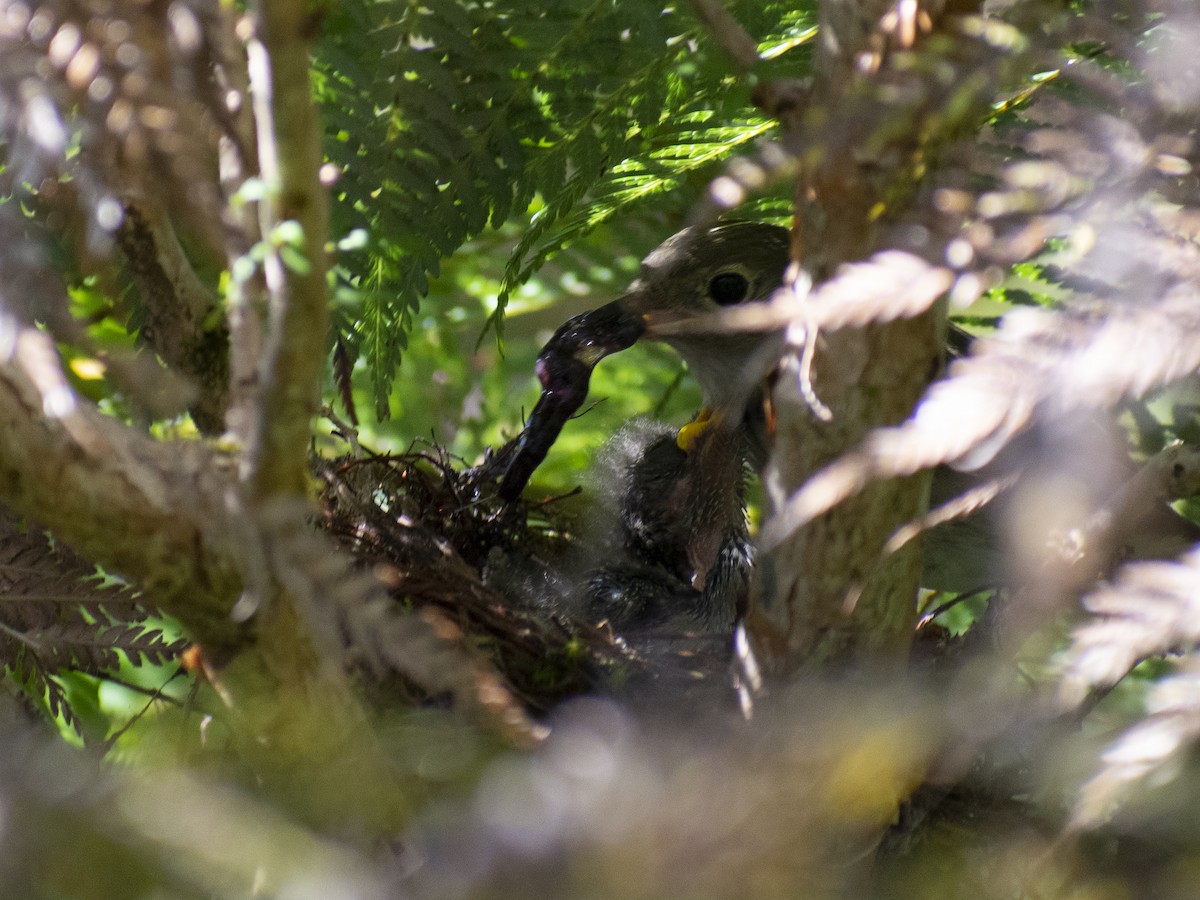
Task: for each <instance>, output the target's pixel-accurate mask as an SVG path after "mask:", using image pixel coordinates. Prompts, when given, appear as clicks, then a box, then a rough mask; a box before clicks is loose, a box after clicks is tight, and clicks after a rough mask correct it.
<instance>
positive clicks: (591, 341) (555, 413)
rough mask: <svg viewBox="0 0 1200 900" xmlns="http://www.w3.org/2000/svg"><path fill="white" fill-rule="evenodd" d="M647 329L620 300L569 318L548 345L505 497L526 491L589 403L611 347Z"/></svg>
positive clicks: (504, 483)
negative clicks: (564, 431) (591, 386)
mask: <svg viewBox="0 0 1200 900" xmlns="http://www.w3.org/2000/svg"><path fill="white" fill-rule="evenodd" d="M645 330H646V325H645V323H644V321H643V320H642V317H641V316H640V315H635V314H633V313H631V312H629V311H628V310H627V309H625V307H624V305H623V304H622V301H620V300H615V301H613V302H612V303H609V304H608V305H606V306H602V307H600V308H599V309H592V310H588V311H587V312H585V313H580V314H579V315H577V316H575V318H573V319H570V320H568V321H567V322H565V323H564V324H563V325H562V327H560V328H559V329H558V331H556V332H555V333H554V336H553V337H552V338H550V340H549V341H548V342H547V343H546V346H545V347H543V348H542V352H541V354H539V356H538V359H537V369H536V371H537V376H538V380H539V381H540V382H541V383H542V396H541V397H539V398H538V402H537V405H536V406H534V408H533V412H532V413H531V414H530V416H529V421H528V422H527V423H526V425H525V431H524V433H522V435H521V437H520V440H519V441H518V442H517V448H516V452H515V455H514V456H513V458H512V461H511V462H510V463H509V464H508V468H507V469H505V471H504V477H503V479H502V480H501V482H500V498H501V499H502V500H504V501H505V502H509V503H511V502H512V501H514V500H516V499H517V498H518V497H520V496H521V492H522V491H523V490H525V485H526V484H528V483H529V479H530V477H531V476H532V475H533V472H534V469H536V468H537V467H538V466H539V465H541V463H542V460H544V459H545V458H546V454H547V453H549V452H550V448H551V446H553V444H554V442H555V440H557V439H558V434H559V432H560V431H562V427H563V425H564V424H566V421H567V420H568V419H569V418H571V416H573V415H574V414H575V412H576V410H578V409H579V407H580V406H582V405H583V401H584V400H585V399H586V398H587V392H588V384H589V382H590V381H591V377H592V369H594V368H595V367H596V363H598V362H600V360H602V359H604V357H606V356H608V355H609V354H610V353H616V352H617V351H619V350H627V349H628V348H630V347H632V346H633V345H634V343H636V341H637V339H638V338H639V337H641V336H642V334H643V332H645Z"/></svg>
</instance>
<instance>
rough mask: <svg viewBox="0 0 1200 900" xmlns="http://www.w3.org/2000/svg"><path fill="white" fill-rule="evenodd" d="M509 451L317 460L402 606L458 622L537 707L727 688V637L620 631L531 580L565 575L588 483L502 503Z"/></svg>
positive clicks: (341, 514)
mask: <svg viewBox="0 0 1200 900" xmlns="http://www.w3.org/2000/svg"><path fill="white" fill-rule="evenodd" d="M504 460H505V456H504V451H501V452H500V453H499V454H488V456H487V457H486V458H485V459H484V461H483V462H482V464H480V465H479V466H474V467H470V466H467V465H466V464H465V463H464V462H463V461H462V460H459V459H456V458H455V457H453V456H452V455H451V454H449V453H448V452H447V451H446V450H444V449H442V448H440V447H437V446H436V445H431V446H429V447H428V449H426V450H423V451H418V450H413V451H410V452H407V453H401V454H392V455H389V454H366V455H363V456H361V457H341V458H337V459H332V460H322V461H319V462H318V464H317V473H318V476H319V477H320V479H321V480H322V482H323V489H322V491H321V494H320V507H321V515H320V523H321V525H322V527H323V528H324V529H325V530H326V531H327V532H329V533H330V534H331V535H333V536H334V537H335V538H337V539H338V540H339V541H340V542H341V543H342V544H343V545H344V546H346V547H347V548H348V549H349V550H350V551H351V552H352V553H353V554H354V555H355V556H356V557H357V558H358V559H359V560H360V561H361V562H362V563H363V564H364V565H366V566H371V567H373V568H374V569H375V571H376V572H377V573H379V575H380V577H381V578H382V580H383V581H384V582H385V583H386V584H387V585H388V588H389V591H390V593H391V595H392V597H393V598H394V600H395V602H396V603H397V604H401V605H403V607H404V608H406V609H410V610H413V611H416V612H420V611H427V610H431V609H432V610H436V611H437V613H438V614H440V615H441V616H443V617H445V618H446V619H448V620H449V621H450V622H452V623H453V624H454V625H455V626H456V627H457V628H458V629H459V631H461V633H462V634H463V635H465V636H466V637H467V639H468V640H469V641H470V643H471V644H472V645H473V646H474V647H475V648H476V649H477V650H479V651H480V652H482V653H484V654H485V655H486V656H487V657H488V658H489V659H490V660H491V662H492V664H493V665H494V666H495V667H496V669H497V670H498V671H499V672H500V673H501V675H502V676H503V677H504V678H505V679H506V681H507V682H508V685H509V688H510V689H511V690H512V692H513V693H514V694H515V695H516V696H517V697H519V698H520V699H521V701H522V702H523V703H524V704H525V705H526V707H527V708H528V709H529V710H531V711H533V712H535V713H540V712H544V711H546V710H548V709H550V708H551V707H553V706H554V705H555V704H556V703H558V702H559V701H561V700H562V699H564V698H566V697H569V696H572V695H575V694H579V693H585V692H592V691H604V692H620V693H626V692H636V693H638V694H644V693H645V692H646V690H647V688H648V687H655V686H657V687H661V688H665V689H667V690H669V691H670V692H671V693H672V694H676V693H678V691H679V690H680V689H687V690H693V691H694V690H695V688H696V686H697V685H699V684H705V685H713V684H716V685H719V686H720V687H721V689H725V687H726V685H727V681H728V680H727V678H726V677H725V673H726V672H727V671H728V668H727V665H728V663H727V659H728V654H727V647H728V644H729V640H728V637H727V636H724V635H717V636H714V635H687V634H683V635H680V634H671V635H662V634H658V635H655V634H639V635H636V636H630V635H619V634H616V633H614V631H613V630H612V628H611V627H609V625H608V623H606V622H590V621H586V620H585V619H584V618H582V617H581V616H580V615H579V614H577V613H576V612H575V611H573V610H571V609H570V608H565V607H563V606H561V605H555V604H548V603H546V602H545V601H544V599H541V598H539V597H537V596H535V595H534V594H533V592H530V591H528V590H526V589H524V588H523V587H522V585H528V584H534V583H537V582H538V581H539V580H549V579H552V578H555V577H558V576H557V574H556V573H557V571H558V566H559V565H560V563H561V561H562V560H563V559H564V558H565V556H566V555H567V553H569V551H570V549H571V546H572V544H573V542H574V541H576V540H577V537H576V536H575V534H574V532H573V529H572V527H571V521H572V513H571V506H572V503H573V501H574V500H575V497H576V495H577V494H578V493H579V492H578V491H576V492H573V494H571V495H567V496H566V497H558V498H551V499H549V500H546V501H543V502H535V503H529V502H524V501H518V502H515V503H505V502H503V501H502V500H500V498H499V496H498V480H499V475H500V473H501V472H502V471H503V468H504V466H503V462H504ZM497 573H503V574H504V575H506V576H507V577H498V574H497ZM514 573H517V574H518V575H519V577H514ZM714 676H719V677H714Z"/></svg>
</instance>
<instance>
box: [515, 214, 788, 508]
mask: <svg viewBox="0 0 1200 900" xmlns="http://www.w3.org/2000/svg"><path fill="white" fill-rule="evenodd" d="M788 259H789V239H788V232H787V230H786V229H784V228H780V227H778V226H776V225H764V224H760V223H756V222H728V223H724V224H721V225H717V226H714V227H711V228H702V227H692V228H687V229H684V230H683V231H681V232H679V233H678V234H676V235H674V236H672V237H671V238H669V239H668V240H667V241H665V242H664V243H663V244H661V245H660V246H659V247H658V248H657V249H656V250H654V252H652V253H651V254H650V255H649V256H647V257H646V258H645V260H643V261H642V264H641V269H640V271H639V273H638V277H637V278H636V279H635V280H634V282H633V283H632V284H631V285H630V286H629V289H628V290H627V291H626V292H625V293H624V294H623V295H622V296H621V297H619V298H618V299H616V300H614V301H613V302H612V303H609V304H607V305H606V306H602V307H600V308H599V309H595V310H589V311H588V312H585V313H581V314H580V315H578V316H576V317H574V318H573V319H571V320H569V321H568V322H566V323H564V324H563V326H562V327H561V328H559V329H558V331H557V332H555V334H554V336H553V337H552V338H551V339H550V340H549V341H548V342H547V343H546V346H545V347H544V348H543V349H542V352H541V354H540V355H539V356H538V361H537V374H538V378H539V380H540V381H541V384H542V396H541V398H540V399H539V400H538V403H537V406H535V407H534V410H533V413H532V414H531V415H530V417H529V421H528V423H527V425H526V429H525V432H524V434H523V435H522V437H521V439H520V441H519V443H518V446H517V448H516V452H515V455H514V456H513V457H512V459H511V461H510V462H509V465H508V468H507V470H506V472H505V474H504V477H503V481H502V484H501V489H500V490H501V496H502V497H503V498H504V499H506V500H515V499H516V498H517V497H518V496H520V493H521V491H522V490H523V489H524V487H525V484H526V483H527V482H528V480H529V477H530V476H531V475H532V474H533V470H534V469H535V468H536V467H537V465H538V464H540V463H541V461H542V460H543V459H544V458H545V456H546V453H547V452H548V451H549V449H550V446H551V444H553V442H554V440H555V439H556V438H557V437H558V433H559V431H560V430H561V429H562V426H563V424H564V423H565V422H566V420H567V419H569V418H570V417H571V415H573V414H574V413H575V411H576V410H577V409H578V408H579V407H580V406H581V405H582V404H583V401H584V399H585V397H586V396H587V387H588V383H589V380H590V378H591V373H592V369H593V368H594V367H595V366H596V364H597V363H598V362H599V361H600V360H601V359H603V358H604V357H605V356H608V355H609V354H611V353H616V352H618V351H620V350H624V349H627V348H628V347H630V346H632V345H633V344H634V343H635V342H636V341H638V340H639V339H649V340H661V341H663V342H664V343H666V344H668V345H670V346H671V347H673V348H674V349H675V350H676V351H677V352H678V353H679V355H680V356H682V357H683V359H684V361H685V362H687V364H688V368H689V370H690V371H691V372H692V374H693V375H694V376H695V378H696V380H697V381H698V382H699V384H700V389H701V392H702V393H703V396H704V403H705V406H706V407H707V408H708V409H709V410H713V409H720V410H725V411H730V410H731V409H732V411H733V412H734V413H736V414H737V415H739V416H740V413H741V407H742V406H744V404H745V403H746V401H747V400H748V399H749V397H750V395H751V394H752V392H753V390H754V388H755V387H756V386H757V384H756V382H757V379H755V378H754V377H753V375H754V373H755V371H756V370H761V371H765V370H766V366H765V365H764V364H763V361H762V360H757V359H755V354H756V353H759V352H770V351H769V350H766V351H764V349H763V348H765V347H768V346H769V345H771V344H772V342H771V341H769V340H764V336H763V335H761V334H728V333H721V332H719V331H716V330H711V331H710V330H688V329H681V328H679V327H678V326H679V325H680V324H681V323H684V322H687V321H690V320H695V319H697V318H699V317H702V316H705V315H707V314H710V313H713V312H716V311H717V310H720V309H721V308H723V307H728V306H733V305H736V304H739V303H746V302H751V301H755V300H765V299H767V298H769V297H770V296H771V294H772V292H773V291H774V290H775V289H776V288H778V287H779V286H780V285H781V284H782V283H783V276H784V270H785V269H786V268H787V265H788ZM747 373H749V374H747Z"/></svg>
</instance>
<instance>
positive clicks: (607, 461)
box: [500, 221, 790, 633]
mask: <svg viewBox="0 0 1200 900" xmlns="http://www.w3.org/2000/svg"><path fill="white" fill-rule="evenodd" d="M789 243H790V242H789V235H788V231H787V230H786V229H784V228H782V227H779V226H775V225H769V224H763V223H757V222H741V221H737V222H726V223H722V224H718V225H716V226H712V227H702V226H694V227H691V228H687V229H684V230H683V231H680V232H679V233H677V234H675V235H673V236H672V237H670V238H669V239H668V240H666V241H665V242H664V243H663V244H661V245H660V246H659V247H658V248H657V249H656V250H654V251H653V252H652V253H651V254H650V255H649V256H647V257H646V258H645V260H643V261H642V263H641V267H640V270H639V273H638V276H637V278H636V279H635V280H634V281H633V283H632V284H630V286H629V288H628V290H627V291H626V292H625V293H624V294H623V295H622V296H621V297H619V298H618V299H617V300H614V301H613V302H611V303H609V304H607V305H606V306H603V307H600V308H599V309H596V310H592V311H589V312H585V313H582V314H580V315H579V316H576V317H574V318H573V319H571V320H569V321H568V322H566V323H564V324H563V326H561V327H560V328H559V329H558V331H557V332H555V334H554V336H553V337H552V338H551V339H550V340H549V341H548V342H547V343H546V345H545V347H544V348H543V350H542V352H541V354H540V355H539V357H538V362H537V366H536V371H537V375H538V378H539V380H540V382H541V384H542V395H541V398H540V399H539V401H538V404H537V405H536V406H535V407H534V410H533V412H532V413H531V415H530V418H529V421H528V423H527V426H526V429H525V431H524V432H523V434H522V436H521V438H520V439H519V440H518V441H517V444H516V448H515V451H514V452H513V454H512V456H511V458H510V460H509V462H508V465H507V468H506V470H505V472H504V475H503V477H502V480H501V485H500V494H501V496H502V497H503V498H504V499H505V500H507V501H515V500H516V499H517V498H519V497H520V495H521V492H522V490H523V489H524V487H525V485H526V483H527V482H528V479H529V477H530V475H532V473H533V471H534V469H535V468H536V466H537V465H538V464H539V463H540V462H541V461H542V459H544V458H545V455H546V453H547V452H548V450H549V448H550V446H551V445H552V444H553V442H554V440H555V438H556V437H557V436H558V433H559V431H560V430H561V428H562V427H563V425H564V424H565V422H566V421H567V419H569V418H570V416H571V415H573V414H574V412H575V411H576V410H577V409H578V408H579V406H580V405H582V403H583V400H584V398H585V397H586V395H587V388H588V382H589V379H590V376H591V372H592V370H593V369H594V368H595V366H596V364H597V363H599V362H600V360H602V359H603V358H604V357H606V356H608V355H609V354H611V353H615V352H618V351H620V350H623V349H626V348H627V347H629V346H632V344H633V343H635V342H636V341H638V340H660V341H663V342H665V343H667V344H668V345H669V346H671V347H673V348H674V349H675V350H676V352H678V353H679V355H680V356H681V357H682V358H683V360H684V361H685V362H686V363H687V365H688V370H689V372H690V373H691V374H692V376H693V377H694V378H695V379H696V381H697V382H698V383H699V386H700V389H701V394H702V398H703V403H704V405H703V407H702V409H701V410H700V412H699V413H698V414H697V415H696V417H695V418H694V419H693V420H692V421H691V422H690V423H688V424H687V425H685V426H684V427H683V428H682V429H678V430H675V429H672V428H670V427H669V426H667V425H665V424H663V423H655V422H652V421H648V420H636V421H634V422H631V423H628V424H627V425H626V426H624V427H623V428H622V429H620V430H619V431H618V432H617V434H615V435H614V436H613V438H612V439H611V440H610V441H609V442H608V443H607V445H606V446H605V448H604V449H603V450H602V451H601V452H600V454H599V455H598V459H597V461H596V464H595V466H594V474H593V484H594V485H595V487H596V490H595V491H594V494H595V495H596V497H597V505H598V507H599V508H598V510H597V511H596V512H595V513H594V514H592V515H589V521H591V522H592V523H594V527H592V528H591V529H590V530H587V531H585V533H584V534H583V536H582V538H581V540H580V546H581V547H582V548H584V549H583V551H582V553H581V555H582V556H583V557H584V559H585V561H584V562H582V563H577V564H576V565H575V568H576V569H577V570H578V571H579V573H580V574H579V577H578V578H577V579H575V581H576V582H577V584H578V585H579V588H578V590H577V591H576V594H577V595H579V596H580V598H581V602H582V605H583V607H584V611H585V613H586V614H587V615H588V616H590V617H591V618H593V619H599V620H603V621H606V622H608V623H610V624H611V625H612V626H613V627H614V628H616V629H618V630H620V631H623V632H628V631H630V630H646V629H660V630H666V631H670V630H685V631H694V632H702V633H716V632H728V631H729V630H731V629H732V627H733V623H734V621H735V619H736V617H737V615H738V613H739V611H740V609H741V607H742V605H743V604H744V600H745V594H746V589H747V586H748V583H749V571H750V566H751V564H752V544H751V542H750V538H749V534H748V528H747V522H746V496H745V488H746V479H747V473H748V472H749V471H752V470H754V469H756V468H761V466H762V464H763V462H764V461H765V459H766V454H767V439H768V431H769V413H768V412H767V411H766V410H765V409H764V394H763V392H762V389H761V379H762V376H763V375H765V374H766V372H767V371H768V370H769V369H770V367H771V363H772V362H773V359H770V354H771V353H772V352H774V353H776V354H777V352H778V350H777V349H775V350H772V347H773V346H777V345H776V344H774V342H773V341H772V336H771V335H764V334H761V333H757V334H749V333H743V334H725V333H716V332H702V331H684V330H680V329H676V328H673V327H671V326H673V325H675V324H677V323H679V322H680V321H684V320H688V319H694V318H695V317H697V316H701V315H704V314H706V313H711V312H715V311H717V310H719V309H721V308H723V307H728V306H732V305H736V304H740V303H746V302H752V301H758V300H766V299H768V298H769V297H770V296H771V294H772V293H773V292H774V291H775V290H776V289H778V288H779V287H780V285H781V284H782V283H783V279H784V272H785V270H786V268H787V266H788V265H789Z"/></svg>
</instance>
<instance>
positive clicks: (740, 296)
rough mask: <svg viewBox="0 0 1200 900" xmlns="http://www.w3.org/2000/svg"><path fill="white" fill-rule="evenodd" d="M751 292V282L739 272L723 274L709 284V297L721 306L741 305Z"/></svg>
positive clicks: (714, 277) (716, 276) (715, 276)
mask: <svg viewBox="0 0 1200 900" xmlns="http://www.w3.org/2000/svg"><path fill="white" fill-rule="evenodd" d="M749 292H750V282H749V281H747V280H746V276H745V275H742V274H740V273H738V272H722V273H721V274H720V275H714V276H713V279H712V281H710V282H709V283H708V295H709V296H710V297H712V298H713V301H714V302H716V303H718V304H720V305H721V306H732V305H733V304H734V303H741V302H742V301H743V300H745V299H746V294H748V293H749Z"/></svg>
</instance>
